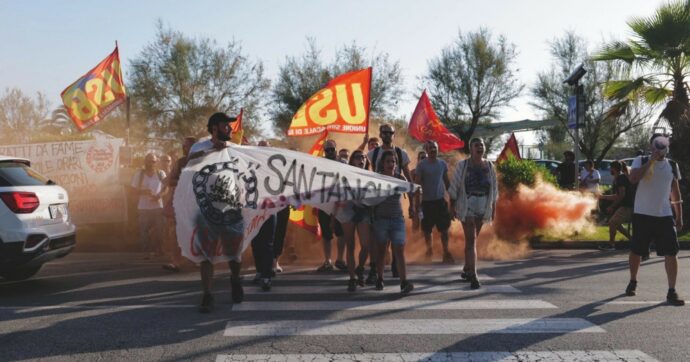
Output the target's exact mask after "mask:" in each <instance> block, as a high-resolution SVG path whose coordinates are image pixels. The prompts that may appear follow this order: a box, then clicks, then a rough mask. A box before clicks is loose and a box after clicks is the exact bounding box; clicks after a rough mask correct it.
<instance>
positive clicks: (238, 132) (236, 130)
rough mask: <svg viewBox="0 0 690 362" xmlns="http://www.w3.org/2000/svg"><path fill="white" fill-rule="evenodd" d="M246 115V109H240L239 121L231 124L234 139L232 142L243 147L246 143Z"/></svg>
mask: <svg viewBox="0 0 690 362" xmlns="http://www.w3.org/2000/svg"><path fill="white" fill-rule="evenodd" d="M243 114H244V109H242V108H240V114H238V115H237V121H235V122H232V123H231V124H230V128H231V129H232V139H231V140H230V142H232V143H235V144H238V145H243V144H245V143H244V140H245V138H244V129H242V115H243Z"/></svg>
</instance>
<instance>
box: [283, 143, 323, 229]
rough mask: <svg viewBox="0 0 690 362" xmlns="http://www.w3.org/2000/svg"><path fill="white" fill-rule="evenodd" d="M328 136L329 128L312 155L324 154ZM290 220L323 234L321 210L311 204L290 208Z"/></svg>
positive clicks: (313, 148) (312, 151) (310, 152)
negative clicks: (320, 222) (320, 217)
mask: <svg viewBox="0 0 690 362" xmlns="http://www.w3.org/2000/svg"><path fill="white" fill-rule="evenodd" d="M326 138H328V130H324V131H323V134H322V135H321V136H319V138H318V139H317V140H316V142H315V143H314V145H313V146H311V149H310V150H309V154H310V155H312V156H316V157H319V156H323V144H324V143H326ZM290 222H292V223H293V224H295V225H297V226H299V227H301V228H302V229H305V230H307V231H309V232H311V233H313V234H316V235H318V236H321V226H320V225H319V210H318V209H315V208H313V207H311V206H302V207H300V208H299V209H290Z"/></svg>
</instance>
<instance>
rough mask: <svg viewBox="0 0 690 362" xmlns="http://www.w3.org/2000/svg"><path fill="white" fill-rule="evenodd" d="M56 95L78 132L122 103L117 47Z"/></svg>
mask: <svg viewBox="0 0 690 362" xmlns="http://www.w3.org/2000/svg"><path fill="white" fill-rule="evenodd" d="M60 96H61V97H62V103H64V105H65V108H66V109H67V113H69V115H70V117H71V118H72V121H74V124H75V125H76V126H77V128H78V129H79V130H80V131H83V130H85V129H86V128H88V127H91V126H93V125H94V124H96V123H98V122H99V121H100V120H102V119H103V118H105V116H107V115H108V113H110V112H112V111H113V109H115V107H117V106H119V105H120V104H122V103H124V102H125V100H126V98H127V94H126V92H125V83H124V81H123V80H122V69H120V55H119V53H118V50H117V46H115V51H113V52H112V53H111V54H110V55H108V57H106V58H105V59H103V61H102V62H100V63H98V65H97V66H96V67H95V68H93V69H91V70H90V71H89V72H88V73H86V74H85V75H84V76H83V77H81V78H79V79H77V81H76V82H74V83H72V84H70V86H69V87H67V88H66V89H65V90H64V91H62V93H61V94H60Z"/></svg>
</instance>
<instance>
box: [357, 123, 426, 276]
mask: <svg viewBox="0 0 690 362" xmlns="http://www.w3.org/2000/svg"><path fill="white" fill-rule="evenodd" d="M379 137H381V140H382V142H383V144H382V145H381V146H378V147H376V148H374V149H372V150H370V151H369V153H368V154H367V158H368V159H369V161H370V162H371V164H372V171H374V172H382V170H383V164H382V162H381V160H382V155H383V151H394V152H395V155H396V157H397V159H396V168H395V170H394V175H395V176H396V177H397V176H400V175H403V176H405V179H406V180H409V181H412V178H411V177H410V169H409V164H410V157H409V156H408V155H407V152H405V150H403V149H402V148H400V147H398V146H393V139H394V138H395V128H394V127H393V125H391V124H387V123H386V124H382V125H381V126H380V127H379ZM413 204H414V202H413V201H412V200H410V207H409V208H408V215H409V217H410V219H413V218H414V217H415V215H414V213H413V212H412V208H413V207H414V205H413ZM395 261H396V260H395V254H394V255H393V260H392V263H391V270H392V272H393V277H394V278H397V277H398V272H397V270H398V268H396V267H395Z"/></svg>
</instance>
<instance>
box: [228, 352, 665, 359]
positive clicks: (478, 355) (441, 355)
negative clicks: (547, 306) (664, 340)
mask: <svg viewBox="0 0 690 362" xmlns="http://www.w3.org/2000/svg"><path fill="white" fill-rule="evenodd" d="M422 360H423V361H431V362H452V361H479V362H518V361H563V362H570V361H572V362H574V361H580V362H584V361H639V362H657V360H656V359H654V358H653V357H651V356H649V355H648V354H646V353H644V352H642V351H639V350H612V351H585V350H574V351H544V352H541V351H518V352H499V351H497V352H431V353H356V354H333V353H324V354H221V355H218V356H217V357H216V362H230V361H262V362H288V361H290V362H300V361H310V362H311V361H337V362H346V361H362V362H366V361H422Z"/></svg>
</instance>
